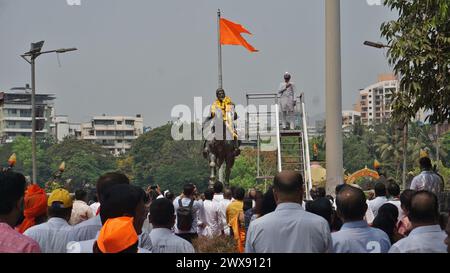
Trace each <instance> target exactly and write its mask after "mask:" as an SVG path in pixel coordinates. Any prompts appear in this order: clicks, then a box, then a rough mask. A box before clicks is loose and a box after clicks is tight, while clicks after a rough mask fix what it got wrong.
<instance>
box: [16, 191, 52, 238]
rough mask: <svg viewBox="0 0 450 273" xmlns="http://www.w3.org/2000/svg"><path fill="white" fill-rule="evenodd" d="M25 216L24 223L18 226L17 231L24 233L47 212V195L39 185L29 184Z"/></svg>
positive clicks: (26, 194) (25, 200) (26, 193)
mask: <svg viewBox="0 0 450 273" xmlns="http://www.w3.org/2000/svg"><path fill="white" fill-rule="evenodd" d="M24 207H25V209H24V212H23V214H24V216H25V220H23V222H22V224H21V225H20V226H18V227H17V231H19V232H20V233H24V232H25V230H27V229H29V228H30V227H32V226H34V225H35V224H36V218H37V217H39V216H42V215H45V214H47V195H46V193H45V191H44V190H43V189H41V188H40V187H39V186H38V185H36V184H32V185H30V186H28V188H27V190H26V192H25V197H24Z"/></svg>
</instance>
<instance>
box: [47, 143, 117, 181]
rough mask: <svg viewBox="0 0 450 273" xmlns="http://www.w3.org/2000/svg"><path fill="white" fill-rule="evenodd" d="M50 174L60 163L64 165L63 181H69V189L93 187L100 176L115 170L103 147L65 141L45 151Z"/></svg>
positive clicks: (113, 159) (110, 157)
mask: <svg viewBox="0 0 450 273" xmlns="http://www.w3.org/2000/svg"><path fill="white" fill-rule="evenodd" d="M47 156H48V157H49V158H50V159H51V164H50V167H51V170H52V173H54V172H56V171H57V170H58V167H59V165H60V163H61V162H63V161H64V162H65V163H66V168H65V171H64V173H63V175H62V179H63V180H68V179H69V180H70V181H71V183H70V185H71V188H72V189H75V188H78V187H81V186H82V185H85V184H91V185H94V184H95V182H96V181H97V179H98V177H99V176H101V175H102V174H104V173H106V172H109V171H114V170H115V158H114V157H113V155H112V154H110V153H109V152H108V150H106V149H104V148H103V147H101V146H99V145H97V144H93V143H91V142H88V141H84V140H75V139H66V140H64V141H62V142H60V143H58V144H55V145H53V146H51V147H50V148H49V149H48V150H47Z"/></svg>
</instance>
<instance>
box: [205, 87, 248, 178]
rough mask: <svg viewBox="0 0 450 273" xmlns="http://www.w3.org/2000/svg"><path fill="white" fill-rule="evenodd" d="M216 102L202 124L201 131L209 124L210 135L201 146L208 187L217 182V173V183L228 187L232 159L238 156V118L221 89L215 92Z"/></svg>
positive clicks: (231, 103)
mask: <svg viewBox="0 0 450 273" xmlns="http://www.w3.org/2000/svg"><path fill="white" fill-rule="evenodd" d="M216 97H217V100H216V101H214V103H213V104H212V106H211V113H210V116H209V117H208V118H207V119H206V121H205V122H204V123H203V130H204V129H205V128H206V127H207V124H208V123H210V124H212V126H210V127H209V129H210V133H209V134H208V136H207V138H206V140H205V142H204V145H203V156H204V157H205V158H206V159H208V162H209V167H210V170H211V175H210V177H209V186H210V187H212V185H213V184H214V183H215V182H216V181H217V176H218V175H217V173H218V171H219V181H221V182H223V183H224V184H225V186H226V187H228V186H229V182H230V174H231V169H232V168H233V165H234V159H235V157H236V156H238V155H239V154H240V149H239V145H240V141H239V140H238V135H237V131H236V126H235V121H236V120H237V118H238V116H237V114H236V112H235V109H234V103H233V102H232V101H231V99H230V97H227V96H225V91H224V90H223V89H221V88H219V89H217V91H216ZM223 163H225V170H224V172H225V176H224V177H223V176H222V172H221V171H220V170H223V169H222V168H223V166H224V165H223Z"/></svg>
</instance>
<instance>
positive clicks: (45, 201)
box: [0, 159, 450, 253]
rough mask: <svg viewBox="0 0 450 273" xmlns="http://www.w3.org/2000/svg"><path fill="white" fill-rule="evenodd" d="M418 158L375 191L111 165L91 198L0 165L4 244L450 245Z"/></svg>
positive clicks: (82, 247) (187, 248) (420, 249)
mask: <svg viewBox="0 0 450 273" xmlns="http://www.w3.org/2000/svg"><path fill="white" fill-rule="evenodd" d="M420 163H421V166H422V169H423V172H422V173H421V174H420V175H418V176H417V177H416V178H415V179H414V180H413V183H412V185H411V189H406V190H404V191H403V192H401V191H400V187H399V186H398V184H396V183H395V181H393V180H387V181H385V182H377V183H376V184H375V187H374V191H375V196H374V197H372V198H369V199H371V200H369V199H368V198H367V197H366V193H365V192H364V191H363V190H362V189H361V188H360V187H358V186H356V185H346V184H342V185H339V186H337V187H336V191H335V197H332V196H331V195H326V192H325V189H323V188H318V189H316V190H315V191H314V192H311V193H312V194H311V195H312V197H313V200H305V201H304V200H303V197H304V180H303V177H302V175H301V174H300V173H298V172H294V171H283V172H280V173H278V174H277V175H276V176H275V178H274V181H273V185H272V186H270V187H269V189H268V190H267V191H266V192H265V193H263V192H261V191H258V190H256V189H249V190H245V189H243V188H241V187H231V188H229V189H228V188H224V186H223V184H222V183H221V182H216V183H215V184H214V187H213V188H211V189H208V190H206V191H205V192H204V193H199V192H198V189H197V187H196V186H195V185H194V184H191V183H188V184H186V185H184V188H183V192H182V193H181V194H180V195H178V196H176V195H175V194H174V193H172V192H169V191H164V192H162V191H161V189H160V188H159V186H152V187H149V188H148V189H146V190H144V189H142V188H140V187H137V186H135V185H132V184H130V181H129V179H128V178H127V176H125V175H124V174H121V173H115V172H113V173H107V174H104V175H102V176H101V177H99V178H98V180H97V184H96V196H95V200H91V202H88V200H87V193H86V191H84V190H81V189H80V190H77V191H75V194H74V197H73V196H72V195H71V194H70V193H69V192H68V191H67V190H65V189H63V188H59V189H56V190H54V191H52V192H51V193H50V194H49V195H47V194H46V192H45V191H44V190H43V189H41V188H40V187H39V186H38V185H36V184H31V185H27V182H26V179H25V177H24V176H23V175H22V174H20V173H16V172H13V171H11V170H7V171H3V172H1V173H0V252H10V253H11V252H13V253H40V252H42V253H194V252H195V248H194V246H193V242H194V240H195V239H197V238H209V239H214V238H219V237H230V238H232V239H234V241H235V242H236V244H235V245H236V250H235V251H236V252H240V253H412V252H413V253H439V252H441V253H442V252H449V251H450V247H449V243H450V242H449V241H450V240H449V237H448V235H449V234H450V223H448V214H447V216H446V215H445V214H444V213H441V212H440V211H439V202H438V196H439V193H440V192H439V191H440V190H441V189H442V187H440V186H439V185H440V181H441V180H440V178H439V176H435V175H434V174H433V173H432V172H431V171H430V170H429V165H430V164H431V162H430V161H429V159H421V161H420ZM438 178H439V179H438ZM438 184H439V185H438ZM446 234H447V235H446Z"/></svg>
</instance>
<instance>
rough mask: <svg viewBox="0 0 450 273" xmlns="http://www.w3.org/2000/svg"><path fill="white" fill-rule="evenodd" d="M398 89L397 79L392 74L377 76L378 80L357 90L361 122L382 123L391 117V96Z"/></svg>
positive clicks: (364, 123)
mask: <svg viewBox="0 0 450 273" xmlns="http://www.w3.org/2000/svg"><path fill="white" fill-rule="evenodd" d="M398 89H399V81H398V80H397V78H396V77H395V76H394V75H389V74H384V75H380V76H378V82H377V83H375V84H372V85H370V86H368V87H366V88H364V89H361V90H360V91H359V105H358V106H357V107H355V110H356V108H358V109H361V123H362V124H363V125H373V124H376V123H382V122H384V121H386V120H388V119H389V118H390V117H391V113H392V108H391V103H392V96H393V94H395V93H396V92H397V91H398Z"/></svg>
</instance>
